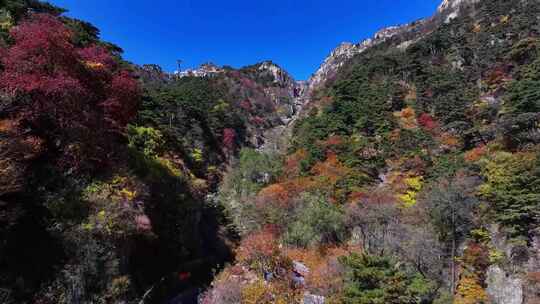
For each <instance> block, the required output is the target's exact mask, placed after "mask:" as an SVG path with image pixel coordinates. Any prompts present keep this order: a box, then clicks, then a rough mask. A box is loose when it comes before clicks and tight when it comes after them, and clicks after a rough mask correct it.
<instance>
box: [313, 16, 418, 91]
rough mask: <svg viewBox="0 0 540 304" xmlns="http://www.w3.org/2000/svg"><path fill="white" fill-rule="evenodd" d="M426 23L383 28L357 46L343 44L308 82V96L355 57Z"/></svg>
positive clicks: (347, 43)
mask: <svg viewBox="0 0 540 304" xmlns="http://www.w3.org/2000/svg"><path fill="white" fill-rule="evenodd" d="M424 22H425V21H424V20H420V21H416V22H414V23H409V24H404V25H399V26H390V27H387V28H383V29H382V30H380V31H378V32H376V33H375V35H374V36H373V37H372V38H369V39H366V40H364V41H362V42H360V43H357V44H353V43H350V42H344V43H342V44H341V45H339V46H338V47H337V48H335V49H334V50H333V51H332V52H331V53H330V55H329V56H328V57H326V59H325V60H324V62H323V64H322V65H321V66H320V67H319V69H318V70H317V71H316V72H315V73H314V74H313V75H312V76H311V78H310V79H309V80H308V86H307V87H308V89H307V92H306V94H308V95H311V94H312V93H314V92H315V91H316V90H317V89H320V88H322V87H323V86H324V85H325V84H326V83H327V82H328V81H330V80H332V79H334V77H335V76H336V75H337V73H338V71H339V69H340V68H341V67H342V66H344V65H345V64H346V63H347V62H348V61H349V60H350V59H351V58H353V57H354V56H356V55H358V54H361V53H363V52H364V51H366V50H367V49H369V48H371V47H373V46H375V45H378V44H381V43H383V42H385V41H388V40H389V39H391V38H393V37H395V36H397V35H400V34H403V33H406V32H409V31H411V30H413V29H414V28H416V27H418V26H419V25H421V24H423V23H424Z"/></svg>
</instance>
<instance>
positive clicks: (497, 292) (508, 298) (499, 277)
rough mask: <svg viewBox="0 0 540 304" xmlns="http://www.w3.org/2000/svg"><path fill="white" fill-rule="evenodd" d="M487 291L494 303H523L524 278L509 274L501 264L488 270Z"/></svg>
mask: <svg viewBox="0 0 540 304" xmlns="http://www.w3.org/2000/svg"><path fill="white" fill-rule="evenodd" d="M487 284H488V288H487V293H488V296H489V298H490V301H491V303H493V304H523V280H522V279H521V278H519V277H517V276H515V275H509V274H508V273H506V272H505V271H504V270H502V269H501V268H500V267H499V266H496V265H495V266H491V267H489V269H488V272H487Z"/></svg>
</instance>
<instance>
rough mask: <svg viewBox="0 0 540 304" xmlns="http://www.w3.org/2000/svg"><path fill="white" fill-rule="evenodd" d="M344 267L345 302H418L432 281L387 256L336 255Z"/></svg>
mask: <svg viewBox="0 0 540 304" xmlns="http://www.w3.org/2000/svg"><path fill="white" fill-rule="evenodd" d="M340 262H341V263H342V264H343V265H344V266H345V267H346V268H347V275H346V284H345V289H344V295H343V303H345V304H378V303H422V300H423V299H424V298H425V297H427V296H428V295H429V293H430V292H431V291H432V288H433V286H432V283H430V282H428V281H426V280H425V279H423V278H422V277H421V275H420V274H418V273H413V274H409V275H408V274H406V273H405V272H403V271H401V270H400V269H399V266H398V265H396V264H395V263H394V262H392V261H391V259H390V258H388V257H383V256H371V255H367V254H361V255H359V254H356V253H353V254H351V255H350V256H347V257H342V258H340Z"/></svg>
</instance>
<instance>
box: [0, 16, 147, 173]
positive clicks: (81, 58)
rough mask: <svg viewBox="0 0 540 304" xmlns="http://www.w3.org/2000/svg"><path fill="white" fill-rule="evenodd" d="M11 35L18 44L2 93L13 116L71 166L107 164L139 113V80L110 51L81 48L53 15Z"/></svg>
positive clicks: (7, 63) (8, 60)
mask: <svg viewBox="0 0 540 304" xmlns="http://www.w3.org/2000/svg"><path fill="white" fill-rule="evenodd" d="M10 34H11V38H12V39H13V41H14V43H13V44H12V45H11V46H10V47H8V48H7V49H5V50H3V56H2V57H1V58H0V64H1V65H2V66H3V68H4V71H3V73H2V74H1V75H0V90H1V91H2V92H3V93H4V94H6V95H7V96H9V97H10V98H11V99H12V100H13V102H12V104H11V109H10V110H11V111H10V112H11V113H15V114H14V115H17V118H18V119H21V121H24V123H25V126H24V127H25V128H30V129H31V130H33V132H34V133H35V134H36V135H38V136H40V137H42V138H43V139H45V140H46V141H48V142H49V144H51V143H53V142H55V145H56V146H57V147H56V148H60V149H61V150H63V151H62V152H63V153H64V154H65V156H66V157H63V158H61V159H63V161H64V162H66V163H67V165H69V166H70V167H77V166H79V165H80V163H79V162H81V161H82V160H83V159H87V160H92V159H94V160H96V161H97V160H106V158H107V157H106V156H107V155H108V154H109V153H110V148H109V146H110V143H111V139H112V136H114V134H117V133H119V132H121V131H123V128H124V127H125V125H126V124H127V123H128V121H129V120H130V119H131V118H132V117H133V116H134V115H135V114H136V107H137V104H138V99H139V96H140V90H139V86H138V83H137V82H136V80H134V79H133V78H132V77H130V75H129V74H128V72H127V71H125V70H123V69H122V68H121V67H120V65H119V64H118V63H117V60H115V59H114V58H113V57H112V56H111V55H110V54H109V52H108V51H107V50H105V49H103V48H101V47H98V46H90V47H88V48H85V49H77V48H76V47H75V46H74V45H73V43H72V36H73V34H72V32H71V31H70V30H69V29H67V28H66V26H64V24H63V23H62V22H61V21H60V20H59V19H58V18H56V17H54V16H51V15H47V14H34V15H32V16H31V17H30V18H29V19H28V20H26V21H24V22H22V23H21V24H20V25H19V26H17V27H15V28H13V29H12V31H11V33H10ZM68 155H69V157H68ZM73 162H75V163H73Z"/></svg>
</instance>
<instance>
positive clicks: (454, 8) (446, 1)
mask: <svg viewBox="0 0 540 304" xmlns="http://www.w3.org/2000/svg"><path fill="white" fill-rule="evenodd" d="M480 1H481V0H443V2H442V3H441V5H439V7H438V9H437V13H438V14H440V15H443V16H444V18H445V22H449V21H450V20H452V19H454V18H456V17H458V16H459V13H460V11H461V7H462V6H463V5H467V4H474V3H477V2H480Z"/></svg>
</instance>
